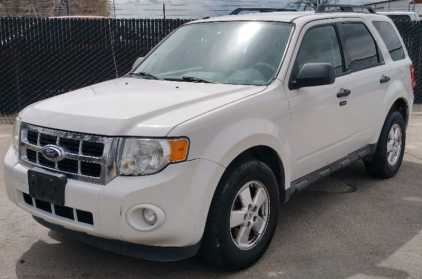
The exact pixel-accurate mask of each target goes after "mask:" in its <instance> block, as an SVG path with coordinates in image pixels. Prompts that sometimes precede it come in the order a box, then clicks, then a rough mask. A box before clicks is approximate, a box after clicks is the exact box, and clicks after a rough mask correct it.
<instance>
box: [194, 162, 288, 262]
mask: <svg viewBox="0 0 422 279" xmlns="http://www.w3.org/2000/svg"><path fill="white" fill-rule="evenodd" d="M248 193H249V198H248ZM265 195H266V196H265ZM257 197H259V200H261V201H262V200H263V199H264V198H267V201H264V202H263V203H261V202H258V203H255V201H257V200H258V199H257ZM259 204H262V205H259ZM279 205H280V200H279V189H278V184H277V181H276V179H275V176H274V174H273V172H272V171H271V169H270V168H269V167H268V166H267V165H266V164H264V163H263V162H261V161H258V160H249V161H243V162H241V163H239V164H234V166H231V167H229V168H228V169H227V170H226V172H225V174H224V175H223V177H222V179H221V181H220V182H219V184H218V186H217V189H216V192H215V194H214V197H213V200H212V202H211V207H210V210H209V213H208V218H207V223H206V226H205V232H204V235H203V238H202V244H201V247H200V250H199V256H200V257H201V258H202V259H203V260H205V261H206V262H208V263H209V264H211V265H212V266H215V267H217V268H220V269H226V270H242V269H245V268H247V267H250V266H251V265H253V264H254V263H255V262H257V261H258V260H259V259H260V258H261V257H262V255H263V254H264V253H265V251H266V250H267V248H268V246H269V245H270V243H271V240H272V238H273V235H274V232H275V229H276V226H277V221H278V212H279ZM258 207H259V208H258ZM232 213H233V214H232ZM245 215H246V216H245ZM245 218H246V219H245ZM259 218H260V219H259ZM242 219H243V221H242ZM238 224H240V225H238ZM248 230H250V234H248V233H247V232H248ZM259 232H261V233H259ZM242 233H243V234H242ZM241 235H243V236H244V237H243V238H242V237H240V236H241Z"/></svg>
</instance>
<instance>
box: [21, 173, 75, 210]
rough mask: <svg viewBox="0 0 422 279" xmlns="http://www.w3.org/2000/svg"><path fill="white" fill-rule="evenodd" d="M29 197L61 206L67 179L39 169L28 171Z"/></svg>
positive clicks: (63, 201) (61, 175)
mask: <svg viewBox="0 0 422 279" xmlns="http://www.w3.org/2000/svg"><path fill="white" fill-rule="evenodd" d="M28 183H29V195H30V196H31V197H33V198H34V199H38V200H42V201H44V202H48V203H52V204H55V205H59V206H63V205H64V204H65V190H66V184H67V177H66V175H64V174H60V173H53V172H49V171H46V170H44V169H41V168H33V169H30V170H29V171H28Z"/></svg>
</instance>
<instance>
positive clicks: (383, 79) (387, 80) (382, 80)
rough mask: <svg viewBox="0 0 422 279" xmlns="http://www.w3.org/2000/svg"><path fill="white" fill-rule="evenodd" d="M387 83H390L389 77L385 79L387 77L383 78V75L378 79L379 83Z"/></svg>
mask: <svg viewBox="0 0 422 279" xmlns="http://www.w3.org/2000/svg"><path fill="white" fill-rule="evenodd" d="M389 81H390V77H387V76H384V75H383V76H382V77H381V79H380V82H381V83H387V82H389Z"/></svg>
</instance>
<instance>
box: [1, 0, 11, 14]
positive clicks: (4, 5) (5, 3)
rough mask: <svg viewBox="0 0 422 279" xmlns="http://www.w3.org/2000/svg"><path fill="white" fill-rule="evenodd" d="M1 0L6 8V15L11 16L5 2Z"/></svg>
mask: <svg viewBox="0 0 422 279" xmlns="http://www.w3.org/2000/svg"><path fill="white" fill-rule="evenodd" d="M1 2H3V5H4V7H5V8H6V12H7V16H8V17H11V16H10V13H9V9H8V8H7V5H6V2H4V0H2V1H1Z"/></svg>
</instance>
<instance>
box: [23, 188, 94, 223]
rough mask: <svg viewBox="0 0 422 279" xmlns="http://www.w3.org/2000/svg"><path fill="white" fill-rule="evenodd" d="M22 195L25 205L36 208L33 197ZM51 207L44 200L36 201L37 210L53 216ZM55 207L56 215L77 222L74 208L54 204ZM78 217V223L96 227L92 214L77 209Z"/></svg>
mask: <svg viewBox="0 0 422 279" xmlns="http://www.w3.org/2000/svg"><path fill="white" fill-rule="evenodd" d="M22 194H23V200H24V201H25V203H27V204H29V205H31V206H34V204H33V202H32V197H31V196H30V195H28V194H26V193H22ZM51 205H52V204H51V203H48V202H45V201H42V200H38V199H36V200H35V206H36V207H37V208H39V209H41V210H44V211H47V212H49V213H52V214H53V212H52V210H51ZM53 206H54V214H55V215H57V216H60V217H63V218H67V219H70V220H75V215H74V214H73V208H70V207H67V206H58V205H54V204H53ZM76 216H77V217H78V218H77V222H80V223H85V224H89V225H94V217H93V216H92V213H91V212H88V211H83V210H79V209H77V210H76ZM75 221H76V220H75Z"/></svg>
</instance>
